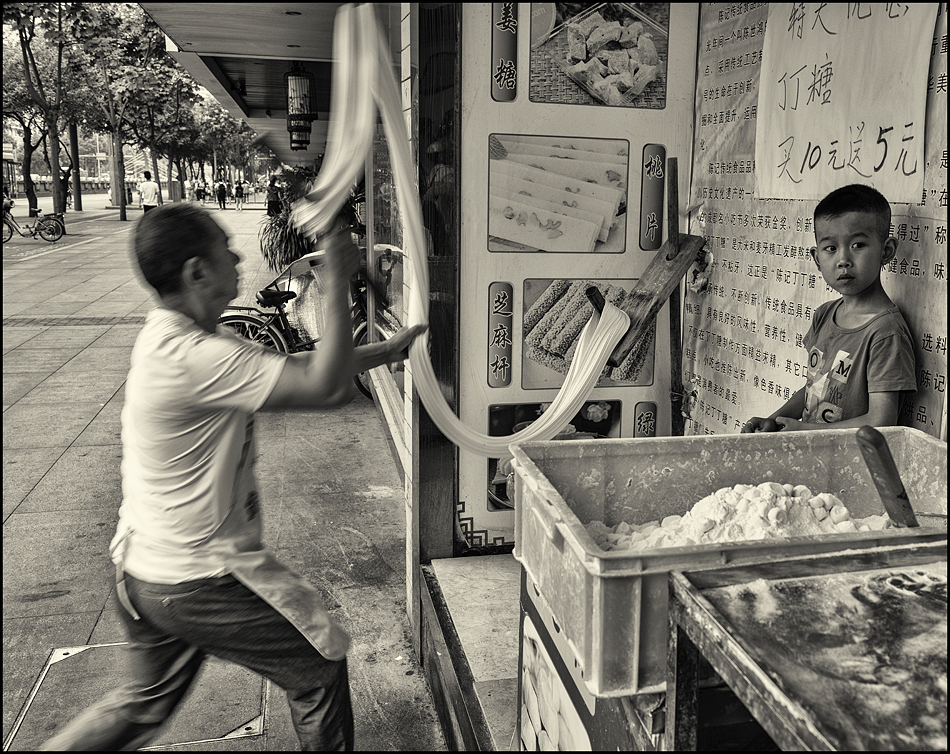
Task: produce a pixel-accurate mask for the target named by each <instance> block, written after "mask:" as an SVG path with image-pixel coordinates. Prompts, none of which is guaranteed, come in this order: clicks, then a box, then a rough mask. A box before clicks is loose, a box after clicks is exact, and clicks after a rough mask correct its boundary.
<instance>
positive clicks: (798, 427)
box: [775, 416, 815, 432]
mask: <svg viewBox="0 0 950 754" xmlns="http://www.w3.org/2000/svg"><path fill="white" fill-rule="evenodd" d="M775 421H776V422H778V424H780V425H781V426H780V427H779V429H780V430H782V431H783V432H803V431H805V430H809V429H815V427H813V426H811V425H808V424H805V422H803V421H801V420H800V419H793V418H791V417H790V416H776V417H775Z"/></svg>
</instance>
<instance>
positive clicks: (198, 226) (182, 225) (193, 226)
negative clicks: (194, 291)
mask: <svg viewBox="0 0 950 754" xmlns="http://www.w3.org/2000/svg"><path fill="white" fill-rule="evenodd" d="M217 233H224V231H223V230H222V229H221V226H220V225H218V224H217V223H216V222H215V221H214V220H213V219H212V218H211V215H210V214H208V213H207V212H205V211H204V210H203V209H201V208H200V207H195V206H194V205H191V204H165V205H163V206H161V207H156V208H155V209H153V210H152V211H151V212H148V213H146V214H145V215H144V216H143V217H142V219H141V220H139V222H138V225H136V226H135V233H134V234H133V237H132V256H133V257H134V258H135V261H136V263H137V264H138V267H139V271H140V272H141V273H142V277H144V278H145V281H146V282H147V283H148V284H149V285H150V286H152V288H154V289H155V290H156V291H157V292H158V295H159V296H165V295H168V294H174V293H178V292H179V291H180V290H181V271H182V268H183V267H184V266H185V262H187V261H188V260H189V259H191V258H192V257H202V258H204V259H207V258H209V257H210V256H211V245H212V243H213V242H214V240H215V234H217Z"/></svg>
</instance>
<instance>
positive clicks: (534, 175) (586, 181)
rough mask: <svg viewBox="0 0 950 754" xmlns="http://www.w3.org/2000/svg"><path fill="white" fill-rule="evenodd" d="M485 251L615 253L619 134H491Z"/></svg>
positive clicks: (620, 223) (621, 182)
mask: <svg viewBox="0 0 950 754" xmlns="http://www.w3.org/2000/svg"><path fill="white" fill-rule="evenodd" d="M488 141H489V144H488V152H489V158H490V159H489V164H488V184H489V191H488V250H489V251H508V252H518V251H521V252H524V251H549V252H566V253H586V254H589V253H596V254H620V253H623V251H624V248H625V244H626V211H627V185H628V180H629V163H630V160H629V150H630V144H629V142H627V141H626V140H625V139H583V138H576V137H567V136H525V135H520V134H518V135H516V134H491V135H490V136H489V139H488Z"/></svg>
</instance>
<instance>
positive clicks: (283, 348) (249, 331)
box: [218, 252, 399, 400]
mask: <svg viewBox="0 0 950 754" xmlns="http://www.w3.org/2000/svg"><path fill="white" fill-rule="evenodd" d="M322 254H323V252H315V253H313V254H308V255H307V256H305V257H303V258H301V259H299V260H297V261H296V262H294V263H293V264H292V265H291V266H290V267H288V268H287V270H285V271H284V272H282V273H281V274H280V275H278V276H277V278H276V279H275V280H274V281H273V282H272V283H270V285H268V286H266V287H265V288H263V289H262V290H260V291H258V292H257V296H256V299H257V303H259V304H260V305H261V306H262V307H264V308H265V309H269V310H270V311H263V310H261V309H257V308H255V307H251V306H229V307H228V308H227V309H226V310H225V312H224V314H222V315H221V317H220V318H219V319H218V324H221V325H224V326H225V327H227V328H229V329H230V330H232V331H233V332H235V333H237V334H238V335H240V336H241V337H242V338H246V339H248V340H251V341H253V342H255V343H263V344H264V345H265V346H267V347H268V348H273V349H275V350H277V351H280V352H281V353H299V352H300V351H312V350H313V349H314V346H315V345H316V344H317V343H319V342H320V338H319V337H316V338H310V337H306V336H305V335H303V334H301V332H300V330H298V329H297V328H296V327H295V326H294V325H293V324H292V323H291V322H290V319H289V318H288V316H287V312H286V311H285V309H284V307H285V306H286V305H287V303H289V302H290V301H293V300H294V299H295V298H297V294H296V292H294V291H292V290H289V285H290V281H291V279H292V278H294V277H298V276H299V275H300V274H301V273H302V272H303V273H306V274H309V267H312V266H316V265H318V264H320V257H321V256H322ZM284 276H286V280H283V278H284ZM282 285H286V288H282V287H281V286H282ZM370 285H372V283H371V282H370V280H369V278H368V277H367V276H366V274H365V273H364V272H363V271H360V273H359V274H358V275H357V276H356V278H355V279H354V280H353V282H352V283H351V284H350V300H351V304H350V317H351V319H352V322H353V345H354V347H356V346H361V345H364V344H365V343H368V342H369V317H368V314H367V312H368V304H367V294H368V288H369V287H370ZM376 294H377V301H379V302H380V306H378V307H377V313H376V327H375V329H376V334H377V341H379V340H387V339H388V338H390V337H392V335H393V334H394V333H395V332H396V330H398V329H399V322H398V321H397V320H396V318H395V317H394V316H393V314H392V313H391V312H390V311H389V309H388V307H387V306H386V303H385V296H383V295H381V294H382V292H381V291H380V290H378V289H376ZM353 381H354V382H355V383H356V387H357V388H359V390H360V392H361V393H363V395H365V396H366V397H367V398H369V399H371V400H372V398H373V393H372V390H371V389H370V378H369V373H368V372H360V373H359V374H357V375H355V376H354V377H353Z"/></svg>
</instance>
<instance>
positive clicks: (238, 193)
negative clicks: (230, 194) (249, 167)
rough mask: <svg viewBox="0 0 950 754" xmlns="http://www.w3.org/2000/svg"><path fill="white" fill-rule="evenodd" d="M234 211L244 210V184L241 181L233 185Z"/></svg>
mask: <svg viewBox="0 0 950 754" xmlns="http://www.w3.org/2000/svg"><path fill="white" fill-rule="evenodd" d="M234 209H236V210H237V211H238V212H240V211H241V210H242V209H244V183H243V182H242V181H238V182H237V183H235V184H234Z"/></svg>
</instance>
